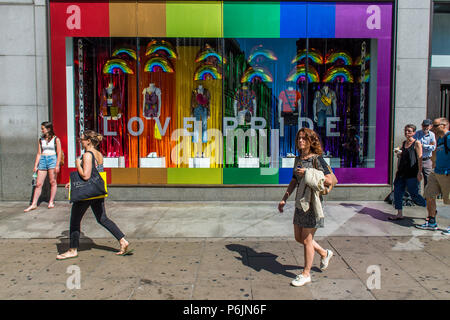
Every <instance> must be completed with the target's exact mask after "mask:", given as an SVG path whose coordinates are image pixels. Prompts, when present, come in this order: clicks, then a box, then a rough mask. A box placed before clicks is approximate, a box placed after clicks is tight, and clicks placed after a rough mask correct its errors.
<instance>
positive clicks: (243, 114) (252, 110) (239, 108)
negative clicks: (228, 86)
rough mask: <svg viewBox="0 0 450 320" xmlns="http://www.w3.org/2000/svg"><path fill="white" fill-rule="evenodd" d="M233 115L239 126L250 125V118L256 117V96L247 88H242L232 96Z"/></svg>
mask: <svg viewBox="0 0 450 320" xmlns="http://www.w3.org/2000/svg"><path fill="white" fill-rule="evenodd" d="M233 108H234V115H235V117H237V118H238V123H239V125H246V124H250V121H251V117H255V116H256V95H255V92H254V91H253V90H250V89H249V88H248V87H247V86H245V85H244V86H242V87H241V88H240V89H238V90H237V91H236V93H235V95H234V103H233ZM249 115H250V116H249Z"/></svg>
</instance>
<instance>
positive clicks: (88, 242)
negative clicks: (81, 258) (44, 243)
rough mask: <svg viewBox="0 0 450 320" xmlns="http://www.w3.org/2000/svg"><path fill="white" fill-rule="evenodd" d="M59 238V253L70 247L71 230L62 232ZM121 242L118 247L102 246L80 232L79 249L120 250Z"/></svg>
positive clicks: (57, 246) (57, 247)
mask: <svg viewBox="0 0 450 320" xmlns="http://www.w3.org/2000/svg"><path fill="white" fill-rule="evenodd" d="M57 239H58V240H59V241H60V243H58V244H57V245H56V249H57V250H58V254H62V253H64V252H66V251H67V250H68V249H69V244H70V240H69V230H66V231H63V232H61V235H60V236H58V237H57ZM118 247H119V244H117V248H111V247H108V246H102V245H98V244H96V243H95V242H94V240H92V239H91V238H89V237H86V236H85V235H84V233H83V232H81V233H80V247H79V248H78V251H88V250H91V249H99V250H104V251H110V252H118V251H119V248H118Z"/></svg>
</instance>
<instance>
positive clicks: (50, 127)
mask: <svg viewBox="0 0 450 320" xmlns="http://www.w3.org/2000/svg"><path fill="white" fill-rule="evenodd" d="M41 126H44V127H45V129H47V134H46V135H45V134H43V135H42V138H43V139H47V140H51V139H53V137H54V136H55V132H54V131H53V123H51V122H50V121H44V122H42V123H41Z"/></svg>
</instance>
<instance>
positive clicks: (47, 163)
mask: <svg viewBox="0 0 450 320" xmlns="http://www.w3.org/2000/svg"><path fill="white" fill-rule="evenodd" d="M55 168H56V154H55V155H51V156H46V155H41V158H40V159H39V165H38V170H48V169H55Z"/></svg>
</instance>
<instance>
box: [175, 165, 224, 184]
mask: <svg viewBox="0 0 450 320" xmlns="http://www.w3.org/2000/svg"><path fill="white" fill-rule="evenodd" d="M167 183H168V184H222V169H221V168H220V169H207V168H195V169H194V168H168V169H167Z"/></svg>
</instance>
